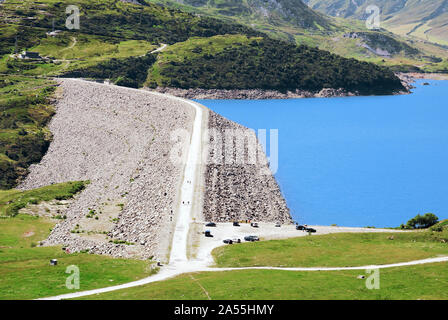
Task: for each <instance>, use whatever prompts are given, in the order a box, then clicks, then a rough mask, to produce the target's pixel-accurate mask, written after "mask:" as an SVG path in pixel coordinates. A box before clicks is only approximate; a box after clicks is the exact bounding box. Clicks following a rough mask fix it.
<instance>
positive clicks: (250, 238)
mask: <svg viewBox="0 0 448 320" xmlns="http://www.w3.org/2000/svg"><path fill="white" fill-rule="evenodd" d="M244 240H246V241H250V242H254V241H260V238H258V237H257V236H246V237H244Z"/></svg>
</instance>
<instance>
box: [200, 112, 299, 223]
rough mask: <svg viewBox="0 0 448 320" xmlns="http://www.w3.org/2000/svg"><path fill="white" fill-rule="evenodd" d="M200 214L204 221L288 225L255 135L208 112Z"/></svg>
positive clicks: (284, 206)
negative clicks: (242, 221) (202, 200)
mask: <svg viewBox="0 0 448 320" xmlns="http://www.w3.org/2000/svg"><path fill="white" fill-rule="evenodd" d="M208 119H209V123H208V127H209V138H208V142H209V146H208V159H207V165H206V170H205V171H206V172H205V182H206V183H205V185H206V190H205V195H204V209H203V214H204V217H205V219H206V220H207V221H215V222H224V221H226V222H229V221H241V220H251V221H263V222H281V223H291V222H292V219H291V216H290V213H289V209H288V207H287V204H286V201H285V199H284V198H283V196H282V194H281V191H280V188H279V186H278V184H277V182H276V180H275V178H274V177H273V176H272V173H271V171H270V169H269V168H268V163H267V160H266V156H265V154H264V152H263V150H262V148H261V146H260V145H259V144H258V142H257V139H256V136H255V133H254V132H253V131H252V130H249V129H247V128H245V127H243V126H241V125H239V124H237V123H235V122H232V121H230V120H227V119H225V118H224V117H222V116H220V115H218V114H216V113H214V112H212V111H210V112H209V118H208Z"/></svg>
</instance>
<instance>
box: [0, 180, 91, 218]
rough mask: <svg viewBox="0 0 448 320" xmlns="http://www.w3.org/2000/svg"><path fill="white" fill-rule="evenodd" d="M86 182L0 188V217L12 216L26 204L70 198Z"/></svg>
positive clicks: (83, 186)
mask: <svg viewBox="0 0 448 320" xmlns="http://www.w3.org/2000/svg"><path fill="white" fill-rule="evenodd" d="M87 183H88V182H85V181H76V182H66V183H59V184H54V185H51V186H46V187H42V188H38V189H34V190H27V191H20V190H17V189H11V190H0V217H1V216H9V217H14V216H16V215H17V214H18V213H19V210H20V209H22V208H25V207H26V206H27V205H28V204H38V203H40V202H41V201H50V200H53V199H56V200H66V199H70V198H72V197H73V196H74V195H75V194H77V193H78V192H80V191H82V190H83V189H84V188H85V186H86V184H87Z"/></svg>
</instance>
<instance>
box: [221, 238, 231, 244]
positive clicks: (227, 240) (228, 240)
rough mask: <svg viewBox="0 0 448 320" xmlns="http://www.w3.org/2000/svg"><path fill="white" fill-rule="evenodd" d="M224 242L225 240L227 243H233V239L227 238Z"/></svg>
mask: <svg viewBox="0 0 448 320" xmlns="http://www.w3.org/2000/svg"><path fill="white" fill-rule="evenodd" d="M222 242H224V243H225V244H233V240H231V239H225V240H223V241H222Z"/></svg>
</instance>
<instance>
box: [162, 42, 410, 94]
mask: <svg viewBox="0 0 448 320" xmlns="http://www.w3.org/2000/svg"><path fill="white" fill-rule="evenodd" d="M160 74H161V76H162V78H161V79H165V80H162V81H163V83H158V85H161V86H167V87H180V88H185V89H188V88H204V89H274V90H279V91H283V92H284V91H288V90H289V91H294V90H296V89H301V90H308V91H313V92H316V91H320V90H321V89H323V88H335V89H339V88H342V89H345V90H347V91H351V92H355V91H357V92H359V93H360V94H364V95H369V94H391V93H394V92H396V91H399V90H404V88H403V85H402V84H401V82H400V80H399V79H398V78H397V77H396V76H395V74H394V73H393V72H392V71H390V70H389V69H387V68H383V67H380V66H377V65H374V64H372V63H367V62H360V61H357V60H355V59H346V58H343V57H340V56H337V55H334V54H331V53H329V52H327V51H322V50H319V49H316V48H311V47H307V46H296V45H294V44H289V43H286V42H282V41H278V40H273V39H270V38H262V39H259V38H256V39H253V40H251V41H250V42H248V43H245V44H240V45H236V46H232V47H228V48H225V49H224V50H223V51H221V52H218V53H216V54H213V55H210V54H207V53H204V54H194V55H193V54H192V55H191V56H188V57H185V59H184V60H183V61H181V62H171V63H168V64H166V65H164V66H161V71H160Z"/></svg>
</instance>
